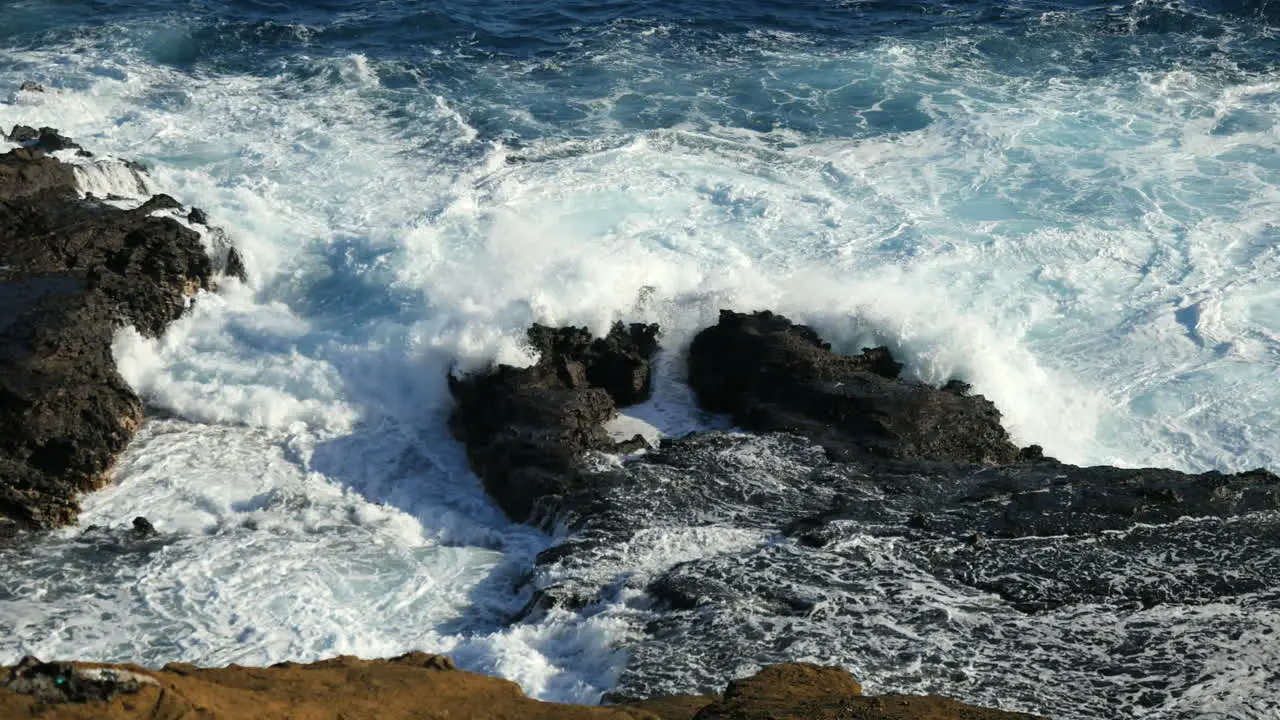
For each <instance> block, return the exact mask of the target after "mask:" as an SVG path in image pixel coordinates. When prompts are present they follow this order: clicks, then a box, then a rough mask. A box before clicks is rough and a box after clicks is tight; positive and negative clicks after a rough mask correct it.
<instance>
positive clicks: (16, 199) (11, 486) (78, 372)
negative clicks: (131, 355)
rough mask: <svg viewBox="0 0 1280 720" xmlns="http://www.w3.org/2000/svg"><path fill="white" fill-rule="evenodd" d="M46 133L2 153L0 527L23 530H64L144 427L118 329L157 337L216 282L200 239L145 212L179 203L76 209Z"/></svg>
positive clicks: (91, 203)
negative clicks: (120, 366) (121, 361)
mask: <svg viewBox="0 0 1280 720" xmlns="http://www.w3.org/2000/svg"><path fill="white" fill-rule="evenodd" d="M46 130H48V129H47V128H46V129H42V130H40V131H37V139H36V141H35V142H33V144H32V147H29V148H17V149H14V150H10V151H9V152H7V153H5V154H3V155H0V522H6V521H7V522H11V523H17V524H18V525H20V526H23V527H29V528H48V527H54V526H57V525H61V524H65V523H68V522H71V521H73V520H74V518H75V516H76V513H77V512H78V503H77V500H76V496H77V494H79V493H81V492H85V491H88V490H92V489H95V488H97V487H100V486H101V485H102V484H103V483H105V482H106V481H107V478H108V473H109V471H110V468H111V465H112V463H113V461H114V459H115V457H116V456H117V455H118V454H119V453H120V452H121V451H122V450H123V449H124V447H125V445H126V444H127V443H128V442H129V439H130V438H131V437H132V435H133V433H134V431H135V430H136V429H137V427H138V425H139V423H140V422H141V421H142V411H143V407H142V402H141V401H140V399H139V398H138V397H137V396H136V395H135V394H134V393H133V392H132V390H130V388H129V387H128V386H127V385H126V384H125V382H124V380H123V379H122V378H121V377H120V375H119V374H118V373H117V372H116V369H115V362H114V359H113V357H112V355H111V343H112V338H113V336H114V333H115V331H116V329H117V328H120V327H122V326H125V325H132V326H134V327H136V328H137V329H138V330H139V331H140V332H142V333H143V334H145V335H149V336H157V335H159V334H160V333H161V332H163V331H164V329H165V327H167V326H168V324H169V323H170V322H172V321H173V320H175V319H176V318H178V317H179V316H180V315H181V314H182V313H183V312H184V311H185V309H186V307H187V303H188V298H189V297H190V296H191V295H192V294H193V293H195V292H196V291H197V290H200V289H210V288H212V286H213V282H214V267H213V263H212V261H211V259H210V257H209V255H208V254H207V253H206V251H205V248H204V246H203V244H202V243H201V240H200V236H199V235H198V234H197V233H195V232H194V231H192V230H190V229H188V228H186V227H184V226H183V225H181V224H180V223H178V222H176V221H175V220H173V219H170V218H164V217H152V216H151V212H152V211H154V210H156V209H159V208H161V207H165V206H167V203H170V202H172V203H173V204H175V205H176V201H172V199H171V198H167V196H157V198H159V199H155V198H153V199H152V200H151V201H149V202H148V204H146V205H144V206H143V207H140V208H138V209H136V210H121V209H119V208H117V207H114V206H112V205H108V204H106V203H103V202H101V201H98V200H94V199H83V200H82V199H80V198H79V197H78V194H77V192H76V185H75V182H76V176H75V173H74V172H73V170H72V169H71V168H70V167H69V166H68V165H66V164H65V163H62V162H59V161H58V160H57V159H55V158H53V157H51V156H48V155H46V154H45V153H44V152H43V151H42V150H41V149H39V147H38V146H39V145H40V144H41V143H44V142H45V141H46V140H48V139H49V138H50V137H51V135H50V133H48V132H46ZM54 134H55V135H56V131H55V132H54ZM57 137H61V136H57ZM63 140H66V139H65V138H63ZM50 142H52V141H50ZM59 142H61V141H59ZM67 142H70V141H67ZM64 144H65V143H64ZM66 146H67V147H71V146H72V145H66Z"/></svg>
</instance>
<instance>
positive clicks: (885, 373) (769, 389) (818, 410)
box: [689, 310, 1018, 464]
mask: <svg viewBox="0 0 1280 720" xmlns="http://www.w3.org/2000/svg"><path fill="white" fill-rule="evenodd" d="M901 368H902V366H901V365H900V364H898V363H897V362H895V361H894V360H893V357H892V356H891V355H890V354H889V351H888V349H886V348H872V349H867V350H864V351H863V352H862V354H861V355H857V356H852V357H850V356H843V355H838V354H836V353H834V352H832V351H831V346H830V345H828V344H826V343H824V342H822V339H821V338H819V337H818V335H817V333H815V332H814V331H813V330H812V329H810V328H808V327H805V326H803V325H796V324H794V323H792V322H791V321H790V320H788V319H786V318H784V317H782V316H780V315H774V314H773V313H770V312H758V313H755V314H752V315H745V314H741V313H735V312H731V311H727V310H726V311H721V313H720V322H719V323H718V324H717V325H715V326H714V327H711V328H708V329H706V330H703V331H702V332H701V333H699V334H698V336H697V337H696V338H694V341H693V344H692V346H691V347H690V348H689V384H690V385H691V386H692V387H693V389H694V391H695V392H696V393H697V395H698V401H699V403H700V404H701V405H702V407H703V408H705V409H707V410H710V411H712V412H722V413H730V414H732V416H733V419H734V421H735V422H737V423H738V424H739V425H742V426H743V427H746V428H750V429H752V430H763V431H786V432H795V433H798V434H800V435H803V436H805V437H809V438H812V439H813V440H815V441H817V442H819V443H820V444H822V445H823V447H825V448H826V449H827V451H828V452H830V453H832V455H833V457H856V456H859V455H875V456H883V457H896V458H922V459H932V460H953V461H958V462H978V463H988V464H1004V463H1010V462H1014V461H1015V460H1017V459H1018V448H1017V447H1015V446H1014V445H1013V443H1011V442H1010V441H1009V437H1008V435H1007V434H1006V433H1005V430H1004V428H1003V427H1002V426H1001V425H1000V412H999V411H998V410H996V407H995V405H993V404H992V403H991V402H990V401H989V400H987V399H986V398H984V397H982V396H980V395H975V396H970V395H967V394H966V391H967V386H963V384H962V383H961V384H948V385H947V386H946V387H945V388H942V389H939V388H935V387H931V386H928V385H923V384H919V383H910V382H904V381H902V380H899V379H898V373H899V371H900V370H901Z"/></svg>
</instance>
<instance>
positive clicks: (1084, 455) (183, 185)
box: [0, 0, 1280, 717]
mask: <svg viewBox="0 0 1280 720" xmlns="http://www.w3.org/2000/svg"><path fill="white" fill-rule="evenodd" d="M544 5H545V7H544ZM1236 5H1239V7H1236ZM537 8H542V9H543V10H545V12H541V11H539V10H538V9H537ZM73 11H74V8H71V7H70V6H68V7H67V8H64V7H62V6H61V5H57V6H55V5H51V4H48V3H46V2H42V1H40V0H32V2H24V3H19V4H17V6H16V7H14V8H12V9H10V10H7V11H6V13H7V14H6V23H7V26H6V28H5V29H0V59H3V60H4V62H3V63H0V88H16V87H17V85H18V84H19V83H20V82H21V81H22V80H27V79H36V80H40V81H42V82H44V83H45V84H46V86H48V87H49V89H50V92H46V93H15V94H13V95H12V96H10V97H9V98H8V102H6V103H3V104H0V125H4V126H5V127H8V126H10V125H12V124H14V123H25V124H33V125H56V126H58V127H59V128H60V129H61V130H62V131H63V132H64V133H65V134H67V135H69V136H71V137H74V138H75V139H76V140H77V141H79V142H80V143H81V144H83V145H84V146H85V147H87V148H89V149H91V150H93V151H95V152H97V153H99V154H102V155H109V156H115V157H122V158H130V159H134V160H139V161H142V162H144V163H145V164H147V165H148V166H149V167H151V168H152V172H151V176H150V183H151V185H152V186H153V187H152V188H148V189H149V190H152V189H153V190H161V191H165V192H168V193H169V194H172V195H174V196H175V197H178V198H180V199H181V200H182V201H183V202H186V203H188V204H191V205H196V206H199V207H201V208H203V209H204V210H205V211H206V212H207V213H208V216H209V217H210V218H211V219H212V220H213V221H215V222H217V223H219V224H222V225H225V227H226V230H227V233H228V235H229V236H230V237H231V238H232V239H233V240H234V241H235V242H236V243H237V245H238V247H239V248H240V249H241V250H242V254H243V255H244V258H245V262H246V265H247V266H248V270H249V274H250V279H249V282H248V283H247V284H243V285H242V284H239V283H234V282H233V283H229V285H228V287H227V288H226V289H225V290H224V291H223V292H222V293H221V294H220V295H217V296H211V295H206V296H201V297H200V298H198V299H197V301H196V303H195V305H194V307H193V310H192V312H191V313H189V314H188V315H187V316H186V317H185V318H183V319H182V320H180V321H179V322H178V323H176V324H175V325H174V326H173V328H172V329H171V330H170V332H169V333H168V334H167V335H166V336H165V337H164V338H162V339H161V340H158V341H155V340H147V339H144V338H141V337H140V336H138V335H137V334H136V333H132V332H130V331H128V330H126V331H122V332H121V334H120V336H119V337H118V339H117V342H116V345H115V352H116V356H117V358H118V359H119V363H120V367H121V372H122V374H124V376H125V377H126V378H127V379H128V381H129V382H130V383H131V384H132V385H133V386H134V387H135V388H137V389H138V390H139V392H140V393H142V394H143V395H144V396H145V397H146V399H147V400H148V402H149V403H151V404H152V405H154V406H155V407H156V408H157V410H159V411H162V413H163V414H164V415H167V417H165V419H160V420H156V421H154V422H152V423H150V424H148V425H147V426H146V427H145V428H144V431H143V433H142V435H141V437H140V438H139V440H138V441H137V442H136V443H135V444H134V445H133V446H132V447H131V448H130V450H129V451H128V453H127V455H126V457H125V458H124V460H123V461H122V463H121V465H120V468H119V470H118V473H117V478H118V480H119V483H118V485H117V486H115V487H113V488H111V489H109V490H107V491H104V492H103V493H100V494H98V495H95V496H93V497H91V498H88V499H87V500H86V507H85V514H84V519H83V522H82V525H81V527H79V528H74V529H68V530H65V531H62V532H60V533H58V534H56V535H55V536H53V537H51V538H49V539H48V540H46V541H42V542H41V543H40V544H39V545H38V546H37V547H36V549H35V550H34V551H32V552H29V553H24V554H21V555H13V554H6V555H5V556H4V558H5V560H4V562H6V563H7V564H8V565H9V567H10V568H11V569H9V570H7V572H6V573H5V576H4V578H2V579H0V609H2V612H0V638H3V639H0V662H11V661H13V660H15V659H17V658H18V657H19V656H20V655H21V654H23V653H26V652H35V653H37V654H39V655H42V656H67V655H76V656H78V657H84V658H92V659H101V660H125V659H128V660H135V661H138V660H140V661H143V662H147V663H152V664H155V663H162V662H165V661H169V660H187V661H192V662H199V663H220V662H232V661H237V662H271V661H277V660H283V659H292V660H306V659H311V658H318V657H323V656H326V655H329V654H333V653H336V652H356V653H360V654H365V655H385V654H389V653H394V652H399V651H403V650H408V649H418V648H421V649H426V650H435V651H447V652H452V653H454V654H455V655H456V656H457V657H458V658H459V660H460V661H461V662H462V663H463V664H464V666H467V667H472V668H476V669H480V670H484V671H488V672H494V673H498V674H502V675H505V676H507V677H511V678H513V679H516V680H518V681H520V682H521V683H522V684H523V685H524V686H525V687H526V689H527V690H529V691H530V692H531V693H533V694H535V695H539V696H543V697H550V698H557V699H570V700H593V699H595V698H596V697H598V695H599V693H601V692H603V691H604V690H607V689H608V688H609V687H611V685H612V684H613V683H614V682H615V680H616V679H617V677H618V676H619V673H621V672H622V669H623V667H624V666H625V663H626V659H627V656H626V653H625V652H624V651H623V650H621V649H619V645H620V644H621V643H622V642H623V641H624V640H627V639H629V638H634V633H635V632H636V630H635V628H634V627H633V626H632V625H630V624H629V620H628V616H627V612H626V611H625V610H624V609H620V608H614V611H610V612H604V611H601V612H595V611H593V612H588V613H585V614H581V615H579V614H573V613H567V612H564V613H560V612H556V613H552V614H551V615H549V616H548V617H547V618H545V619H542V620H539V621H538V622H531V623H524V624H516V625H508V624H507V621H508V620H509V619H510V617H511V616H513V615H514V614H515V613H517V612H518V611H519V609H520V608H521V607H522V605H523V604H524V602H525V601H527V600H528V597H527V596H526V594H523V593H527V590H521V589H519V588H522V587H523V585H522V582H523V579H524V574H525V573H526V571H527V570H528V567H529V565H530V563H531V561H532V558H533V556H534V555H535V554H536V553H537V552H538V551H539V550H541V549H543V548H545V547H546V546H547V545H548V544H549V543H551V542H552V540H551V539H550V538H548V537H546V536H544V535H542V534H540V533H536V532H534V531H532V530H529V529H526V528H522V527H519V526H513V525H511V524H509V523H508V522H506V521H505V520H504V519H503V518H502V517H501V515H500V513H499V512H498V511H497V510H496V509H494V508H493V507H492V505H491V504H489V503H488V501H487V500H486V498H485V497H484V495H483V492H482V490H481V489H480V487H479V484H478V482H477V480H476V479H475V478H474V477H473V476H472V475H471V474H470V472H469V471H468V470H467V469H466V465H465V459H464V458H463V456H462V454H461V452H460V450H459V449H458V448H457V446H456V445H455V444H454V443H453V442H452V440H451V439H450V438H449V437H448V434H447V430H446V429H445V426H444V418H445V417H446V416H447V413H448V411H449V401H448V398H447V393H446V391H445V384H444V377H445V374H446V373H447V372H448V371H449V370H450V369H453V368H456V367H462V368H467V367H475V366H478V365H481V364H484V363H487V362H489V361H491V360H493V359H500V360H504V361H508V362H526V361H527V360H528V356H527V353H526V351H525V350H524V348H523V347H522V344H521V342H520V338H521V332H522V331H523V329H524V328H525V327H526V326H527V325H528V324H529V323H530V322H533V321H541V322H547V323H577V324H586V325H589V326H591V327H592V328H594V329H596V330H602V329H604V328H606V327H607V326H608V324H609V323H611V322H612V321H613V320H615V319H618V318H623V319H627V320H644V321H653V322H660V323H662V325H663V327H664V329H665V333H666V334H665V336H664V339H663V342H664V344H665V346H666V347H667V348H668V350H667V352H666V353H664V355H663V359H662V363H663V365H662V369H661V372H660V376H661V378H662V383H661V385H660V388H659V392H658V397H657V398H656V399H655V400H654V401H652V402H651V403H648V404H646V405H645V406H642V407H641V408H638V409H637V410H635V411H634V412H632V413H631V415H633V416H634V418H635V420H636V421H638V422H642V423H644V424H646V425H647V426H652V428H653V429H650V430H648V431H649V432H656V431H657V430H662V431H666V432H683V431H686V430H688V429H692V428H694V427H699V426H703V425H705V424H708V423H710V424H713V425H714V424H715V421H714V419H710V418H705V417H702V416H701V415H700V414H699V413H697V412H696V411H693V410H692V409H691V408H690V404H689V397H688V392H687V389H686V388H684V387H683V385H681V384H680V370H679V364H680V354H679V352H680V349H681V347H682V345H684V344H685V343H687V341H688V339H689V337H690V336H691V335H692V333H693V332H695V331H696V330H697V329H698V328H700V327H703V326H705V325H706V324H708V323H710V322H712V321H714V318H715V316H716V313H717V312H718V310H719V309H720V308H722V307H732V308H736V309H740V310H750V309H759V308H770V309H774V310H779V311H782V312H785V313H787V314H790V315H792V316H794V317H795V318H797V319H800V320H804V321H808V322H811V323H813V324H815V325H816V326H818V327H819V328H820V329H821V330H822V332H823V333H824V334H825V335H826V336H827V337H828V338H829V339H832V340H833V341H835V342H837V343H838V344H839V345H841V346H843V347H847V348H850V349H857V348H859V347H861V346H862V345H864V344H867V343H871V342H883V343H887V344H889V345H890V346H891V347H892V348H893V349H894V351H895V353H896V354H898V355H899V356H900V357H902V358H904V359H906V360H907V361H908V362H909V371H910V372H911V373H913V374H914V375H915V376H917V377H919V378H922V379H924V380H928V381H931V382H939V381H942V380H945V379H947V378H950V377H953V376H959V377H961V378H963V379H965V380H967V381H968V382H970V383H972V384H973V385H974V387H975V388H976V390H977V391H978V392H981V393H983V394H985V395H987V396H988V397H990V398H991V399H992V400H994V401H995V402H996V404H997V405H998V406H999V407H1000V409H1001V410H1002V411H1003V413H1004V415H1005V420H1006V423H1007V425H1008V426H1009V427H1010V429H1011V431H1012V432H1013V433H1014V435H1015V436H1016V438H1017V440H1019V441H1020V442H1022V443H1033V442H1034V443H1039V444H1042V445H1043V446H1044V447H1045V448H1046V450H1047V451H1048V452H1050V453H1052V454H1054V455H1057V456H1059V457H1061V458H1062V459H1064V460H1067V461H1072V462H1078V463H1104V462H1105V463H1114V464H1121V465H1130V466H1137V465H1147V464H1156V465H1164V466H1170V467H1176V468H1180V469H1188V470H1192V469H1194V470H1199V469H1212V468H1216V469H1223V470H1238V469H1244V468H1251V467H1256V466H1268V467H1271V468H1273V469H1274V468H1276V467H1278V466H1280V460H1278V458H1280V439H1277V436H1276V434H1275V432H1274V430H1275V428H1276V427H1277V425H1278V424H1280V423H1278V421H1280V417H1277V415H1276V410H1275V408H1276V407H1278V406H1280V385H1278V384H1277V383H1276V382H1275V368H1276V365H1277V362H1278V361H1280V279H1278V278H1280V255H1278V253H1277V250H1276V248H1277V247H1278V246H1280V243H1277V241H1278V240H1280V161H1277V158H1280V152H1277V151H1278V150H1280V125H1278V124H1277V122H1276V118H1277V117H1280V72H1278V71H1277V70H1276V67H1275V62H1274V60H1275V57H1276V52H1277V51H1278V50H1277V45H1276V43H1277V39H1276V37H1275V32H1276V31H1275V25H1274V23H1275V22H1276V16H1275V9H1274V7H1273V6H1272V4H1269V3H1262V4H1261V5H1259V4H1257V3H1252V4H1251V3H1236V4H1232V3H1208V2H1203V3H1201V2H1181V3H1178V2H1137V3H1133V4H1124V3H1121V4H1119V5H1108V6H1096V7H1095V6H1092V5H1090V6H1084V5H1079V4H1070V5H1068V4H1058V3H1051V2H1034V3H1007V4H1001V3H994V2H992V3H972V4H965V5H955V6H951V5H947V4H941V3H939V4H930V5H929V6H928V7H927V8H924V9H921V8H919V7H915V6H912V5H898V4H895V3H828V2H813V3H801V4H799V5H797V6H796V7H794V8H790V9H786V10H783V9H780V8H777V7H774V5H773V4H757V3H750V2H749V3H744V4H735V9H733V10H732V11H730V10H727V9H724V8H721V7H718V6H717V7H716V8H707V7H702V6H701V5H700V4H699V3H694V4H692V5H689V6H687V7H685V6H684V5H681V6H680V7H679V8H675V7H671V8H668V7H666V4H658V5H656V6H648V5H646V6H644V7H641V6H640V5H639V4H637V5H636V6H635V7H631V6H628V5H625V4H624V5H620V6H617V7H613V6H610V7H609V8H607V9H606V8H599V7H594V6H593V7H581V6H580V3H576V2H568V1H567V0H565V1H564V2H549V3H530V4H528V7H527V8H526V7H524V6H521V8H520V9H518V10H512V9H511V8H509V7H507V6H505V5H503V7H502V8H498V7H497V6H496V5H495V6H494V7H490V5H489V4H485V3H480V4H478V5H477V6H476V7H475V8H473V9H471V10H468V11H467V12H461V11H459V10H457V9H453V10H448V9H446V8H443V7H436V6H435V5H434V4H427V5H423V4H414V3H409V4H378V3H356V4H355V5H353V6H352V7H351V8H350V9H349V10H348V11H343V12H340V13H335V12H330V11H324V10H311V9H288V10H270V9H264V8H262V7H258V6H256V5H255V6H254V7H253V8H247V9H246V8H240V9H238V10H235V9H229V10H226V11H225V12H227V13H228V14H226V15H221V14H219V13H221V12H223V11H222V10H219V9H216V8H203V9H200V10H198V11H197V10H191V9H188V8H185V6H184V7H182V8H178V7H176V6H171V5H169V4H167V3H163V2H154V3H141V4H139V3H132V4H119V5H118V4H114V3H99V4H97V5H95V10H94V12H97V13H100V15H99V16H97V17H95V20H94V22H93V23H88V22H87V21H84V20H82V18H81V16H80V15H79V14H77V13H75V12H73ZM113 167H114V166H113ZM104 172H105V171H103V170H101V169H95V168H92V167H89V168H87V169H84V170H82V171H81V178H80V179H81V182H82V185H83V189H84V190H86V191H89V192H94V193H95V194H99V193H101V192H103V191H104V190H106V189H107V187H108V185H111V184H112V183H115V184H117V185H118V184H119V182H118V181H121V178H113V177H107V176H105V175H103V173H104ZM112 172H115V171H114V170H113V171H112ZM95 173H96V174H95ZM95 183H96V184H95ZM633 427H634V426H633V425H626V424H625V423H623V425H621V426H620V428H621V429H620V432H621V431H623V430H627V429H629V428H633ZM136 514H145V515H147V516H148V517H149V518H151V519H152V521H153V522H155V524H156V525H157V527H158V528H160V529H161V530H162V532H163V533H164V534H165V535H164V539H163V540H160V541H156V542H154V543H148V544H142V545H133V544H129V543H128V542H125V541H124V540H122V539H121V538H120V537H118V536H116V535H114V534H112V533H110V532H106V533H104V532H97V531H95V532H86V530H85V528H86V527H88V526H90V525H95V524H96V525H101V526H109V527H119V526H121V525H122V524H126V523H127V522H128V520H130V519H131V518H132V517H133V516H134V515H136ZM701 532H703V531H702V530H697V529H689V528H684V529H679V530H678V532H675V534H673V535H672V537H671V538H665V539H664V538H661V537H650V538H648V539H647V540H646V542H647V543H648V544H647V545H646V544H644V543H641V544H640V545H637V546H636V547H634V548H620V549H618V552H617V553H616V557H614V560H613V561H615V562H617V563H619V564H620V567H621V566H623V565H626V564H628V563H634V564H636V568H637V572H642V573H643V572H656V570H654V568H660V567H661V566H662V565H663V563H664V562H674V560H670V558H668V559H667V560H662V558H664V557H666V556H668V555H670V556H671V557H676V556H680V557H683V555H681V553H686V552H688V551H689V548H691V547H698V545H699V543H709V544H710V545H715V546H717V547H719V545H720V544H723V545H724V547H726V548H738V549H740V547H741V545H742V543H746V542H749V541H754V540H753V539H752V538H744V537H742V536H740V535H739V534H735V533H737V531H728V530H725V531H724V533H727V534H723V533H722V534H716V532H715V531H707V532H712V535H711V536H703V535H699V533H701ZM708 537H713V538H714V539H713V540H708ZM0 552H2V551H0ZM655 563H656V564H655ZM643 568H648V569H643ZM1206 612H1208V611H1207V610H1206ZM1186 622H1195V620H1194V619H1188V620H1186ZM885 672H886V675H885V677H896V676H895V675H893V673H892V672H889V671H885ZM1215 677H1217V678H1218V680H1217V681H1218V682H1224V683H1227V684H1228V685H1230V683H1231V682H1239V683H1241V684H1242V685H1241V686H1242V687H1246V686H1248V682H1249V680H1248V679H1247V678H1241V677H1237V676H1233V675H1232V674H1231V673H1230V672H1229V671H1224V673H1223V674H1219V675H1215ZM1224 677H1225V678H1226V679H1222V678H1224ZM1233 677H1234V678H1235V679H1234V680H1233V679H1232V678H1233ZM866 679H867V680H868V681H869V682H870V683H872V684H873V685H874V683H876V682H877V678H876V677H868V678H866ZM884 689H892V685H891V684H890V685H888V686H886V687H885V688H884ZM941 689H943V690H945V689H946V686H945V685H944V686H943V687H942V688H941ZM1224 692H1225V691H1224ZM1171 712H1172V711H1171ZM1222 712H1223V713H1226V714H1228V715H1230V713H1231V712H1233V711H1232V709H1231V708H1230V707H1228V708H1226V709H1224V710H1222ZM1173 716H1176V713H1175V714H1170V715H1169V717H1173ZM1239 716H1241V717H1248V716H1249V714H1248V712H1245V711H1241V714H1240V715H1239Z"/></svg>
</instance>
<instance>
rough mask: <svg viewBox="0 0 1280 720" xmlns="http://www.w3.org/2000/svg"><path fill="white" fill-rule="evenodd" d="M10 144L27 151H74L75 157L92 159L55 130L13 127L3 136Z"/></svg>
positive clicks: (88, 153) (21, 126)
mask: <svg viewBox="0 0 1280 720" xmlns="http://www.w3.org/2000/svg"><path fill="white" fill-rule="evenodd" d="M5 137H6V139H8V140H9V141H10V142H16V143H22V145H23V147H25V148H27V149H28V150H43V151H45V152H57V151H59V150H75V151H77V152H76V154H77V155H81V156H83V157H92V156H93V153H91V152H89V151H88V150H85V149H84V148H82V147H80V144H79V143H77V142H75V141H74V140H72V139H71V138H69V137H67V136H65V135H63V134H62V133H60V132H58V129H57V128H51V127H42V128H40V129H39V130H36V129H35V128H33V127H30V126H27V125H14V126H13V130H12V131H10V132H9V134H8V135H6V136H5Z"/></svg>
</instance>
